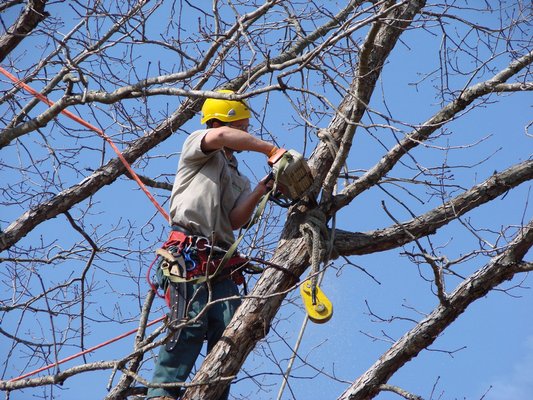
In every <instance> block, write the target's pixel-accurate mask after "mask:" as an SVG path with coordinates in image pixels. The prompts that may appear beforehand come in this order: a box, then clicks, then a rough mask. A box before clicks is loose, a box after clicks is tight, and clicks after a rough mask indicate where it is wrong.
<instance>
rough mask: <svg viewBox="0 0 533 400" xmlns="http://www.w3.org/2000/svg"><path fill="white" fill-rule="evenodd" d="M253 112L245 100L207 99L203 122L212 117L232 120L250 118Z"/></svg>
mask: <svg viewBox="0 0 533 400" xmlns="http://www.w3.org/2000/svg"><path fill="white" fill-rule="evenodd" d="M217 93H235V92H234V91H233V90H217ZM250 116H251V113H250V109H249V108H248V105H247V104H246V102H245V101H244V100H239V101H237V100H224V99H207V100H206V101H205V102H204V105H203V106H202V119H201V121H200V122H201V123H202V124H205V123H206V122H207V121H209V120H210V119H218V120H219V121H222V122H232V121H238V120H241V119H246V118H250Z"/></svg>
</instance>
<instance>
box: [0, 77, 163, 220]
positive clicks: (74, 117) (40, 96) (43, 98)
mask: <svg viewBox="0 0 533 400" xmlns="http://www.w3.org/2000/svg"><path fill="white" fill-rule="evenodd" d="M0 72H1V73H2V74H4V75H5V76H6V77H8V78H9V79H11V80H12V81H13V82H14V83H15V85H17V86H20V87H21V88H23V89H24V90H26V91H27V92H28V93H30V94H32V95H33V96H35V97H36V98H37V99H39V100H41V101H42V102H43V103H46V104H48V105H49V106H50V107H51V106H53V105H54V102H53V101H51V100H48V98H47V97H46V96H44V95H43V94H41V93H39V92H37V91H36V90H34V89H33V88H31V87H30V86H29V85H27V84H25V83H24V82H22V81H21V80H20V79H17V77H16V76H14V75H12V74H10V73H9V72H8V71H6V70H5V69H4V68H2V67H0ZM61 114H64V115H66V116H67V117H69V118H70V119H72V120H73V121H76V122H77V123H79V124H81V125H83V126H84V127H86V128H88V129H90V130H92V131H94V132H96V133H97V134H98V135H99V136H100V137H102V138H103V139H104V140H105V141H106V142H107V143H109V145H110V146H111V148H112V149H113V150H114V151H115V153H116V154H117V156H118V158H119V159H120V161H121V162H122V164H123V165H124V167H125V168H126V169H127V170H128V172H129V173H130V175H131V176H132V177H133V179H134V180H135V182H137V184H138V185H139V187H140V188H141V190H142V191H143V192H144V193H145V194H146V196H148V198H149V199H150V201H151V202H152V203H153V204H154V206H155V207H156V208H157V209H158V210H159V212H160V213H161V214H162V215H163V217H164V218H165V220H166V221H169V216H168V214H167V212H166V211H165V210H164V209H163V207H161V206H160V205H159V203H158V202H157V200H156V199H155V198H154V196H152V194H151V193H150V192H149V191H148V189H147V188H146V186H145V185H144V183H142V181H141V179H140V178H139V177H138V176H137V174H136V173H135V171H133V169H132V168H131V165H130V164H129V163H128V161H126V159H125V158H124V156H123V155H122V153H121V151H120V150H119V149H118V147H117V146H116V145H115V143H114V142H113V141H112V140H111V138H110V137H109V136H107V135H106V134H105V133H104V131H102V130H101V129H99V128H97V127H96V126H94V125H91V124H90V123H88V122H87V121H85V120H83V119H82V118H80V117H78V116H77V115H74V114H73V113H71V112H70V111H68V110H62V111H61Z"/></svg>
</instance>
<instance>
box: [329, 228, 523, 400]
mask: <svg viewBox="0 0 533 400" xmlns="http://www.w3.org/2000/svg"><path fill="white" fill-rule="evenodd" d="M532 245H533V221H530V222H529V224H528V225H527V226H525V227H523V229H521V230H520V232H519V233H518V234H517V235H516V237H515V239H514V240H513V241H512V242H511V243H510V244H509V246H508V247H507V249H506V250H505V251H504V252H503V253H502V254H500V255H498V256H496V257H494V258H493V259H492V260H491V261H490V262H489V263H488V264H487V265H485V266H484V267H483V268H482V269H480V270H479V271H478V272H476V273H475V274H473V275H472V276H470V277H469V278H468V279H466V280H464V281H463V282H462V283H461V284H460V285H459V286H458V287H457V288H456V289H455V290H454V292H453V293H451V295H450V296H449V305H447V306H444V305H442V304H440V305H439V306H438V307H437V308H435V310H434V311H433V312H432V313H431V314H430V315H429V316H428V317H427V318H425V319H424V320H422V321H420V322H419V323H418V325H417V326H416V327H415V328H413V329H411V330H410V331H409V332H407V333H406V334H405V335H404V336H403V337H402V338H401V339H399V340H398V341H397V342H396V343H394V344H393V345H392V347H391V348H390V349H389V350H388V351H387V352H386V353H384V354H383V355H382V356H381V357H380V359H379V360H378V361H377V362H376V363H375V364H374V365H373V366H372V367H370V368H369V369H368V370H367V371H366V372H365V373H364V374H363V375H361V376H360V377H359V378H358V379H357V380H356V381H355V382H354V383H353V384H352V385H351V386H350V387H349V388H348V389H347V390H346V391H345V392H344V393H343V394H342V395H341V396H340V397H339V400H348V399H350V400H368V399H371V398H373V397H374V396H375V395H376V394H377V393H378V392H379V390H380V386H381V385H383V384H386V383H387V381H388V380H389V378H390V377H391V376H392V375H393V374H394V373H395V372H396V371H398V369H399V368H401V367H402V366H403V365H404V364H405V363H407V362H408V361H409V360H411V359H412V358H414V357H416V356H417V355H418V354H419V353H420V352H421V351H422V350H424V349H425V348H427V347H428V346H429V345H431V344H432V343H433V342H434V341H435V339H436V338H437V337H438V336H439V335H440V334H441V333H442V332H443V331H444V330H445V329H446V328H447V327H448V326H450V324H452V323H453V322H454V321H455V320H456V319H457V317H459V315H461V314H462V313H463V312H464V311H465V310H466V308H467V307H468V306H470V305H471V304H472V303H474V302H475V301H476V300H478V299H480V298H482V297H483V296H485V295H486V294H487V293H488V292H489V291H490V290H492V289H494V288H495V287H496V286H498V285H500V284H501V283H503V282H505V281H507V280H510V279H512V278H513V277H514V275H515V274H517V273H519V272H520V271H521V270H520V265H521V262H522V258H523V257H524V255H525V254H526V253H527V251H528V250H529V249H530V248H531V246H532Z"/></svg>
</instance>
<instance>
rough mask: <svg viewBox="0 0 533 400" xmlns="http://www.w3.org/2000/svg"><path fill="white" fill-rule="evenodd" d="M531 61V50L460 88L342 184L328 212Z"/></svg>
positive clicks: (361, 189)
mask: <svg viewBox="0 0 533 400" xmlns="http://www.w3.org/2000/svg"><path fill="white" fill-rule="evenodd" d="M532 62H533V51H532V52H530V53H528V54H526V55H525V56H523V57H521V58H519V59H517V60H515V61H513V62H512V63H511V64H510V65H509V66H508V67H507V68H505V69H504V70H502V71H501V72H500V73H498V74H497V75H495V76H494V77H493V78H492V79H489V80H488V81H485V82H481V83H478V84H476V85H474V86H472V87H470V88H468V89H466V90H464V91H463V92H462V93H461V95H460V96H459V97H457V98H456V99H455V100H454V101H452V102H451V103H450V104H448V105H447V106H445V107H444V108H442V109H441V110H440V111H439V112H438V113H437V114H435V115H434V116H433V117H432V118H431V119H429V120H428V121H426V122H425V123H423V124H422V125H421V126H420V127H419V128H417V129H416V130H415V131H414V132H412V133H411V134H409V135H407V136H406V137H405V138H404V139H403V140H401V141H400V142H399V143H398V144H397V145H396V146H394V147H393V148H392V149H391V150H390V151H389V152H388V153H387V154H386V155H385V156H383V158H382V159H381V160H380V161H379V162H378V163H377V164H376V165H375V166H374V167H373V168H371V169H370V170H369V171H368V172H367V173H365V174H364V175H363V176H362V177H361V178H360V179H358V180H357V181H355V182H354V183H352V184H351V185H350V186H348V187H346V188H345V189H344V190H343V191H342V192H341V193H340V194H339V195H338V196H336V197H335V199H334V201H333V203H334V204H333V206H332V208H331V212H332V213H333V212H335V211H337V210H339V209H341V208H342V207H344V206H345V205H347V204H349V203H350V201H351V200H352V199H353V198H354V197H356V196H358V195H359V194H361V193H362V192H364V191H365V190H366V189H368V188H370V187H372V186H374V185H375V184H376V183H377V182H379V181H380V180H381V179H382V178H383V177H384V176H385V175H386V174H387V173H388V172H389V171H390V170H391V169H392V168H393V167H394V166H395V165H396V163H397V162H398V161H399V160H400V159H401V158H402V157H403V156H404V155H405V154H407V153H408V152H409V151H410V150H411V149H413V148H415V147H417V146H418V145H419V144H420V143H422V142H424V141H425V140H426V139H427V138H428V137H429V136H430V135H431V134H433V133H434V132H435V131H436V130H437V129H439V128H440V127H441V126H442V125H444V124H445V123H447V122H449V121H451V120H452V119H453V118H454V117H455V116H456V115H457V114H458V113H459V112H461V111H463V110H464V109H466V107H467V106H468V105H470V104H471V103H472V102H474V101H475V100H476V99H478V98H480V97H482V96H485V95H487V94H490V93H493V92H494V91H495V90H496V88H497V87H498V86H499V85H501V84H502V83H504V82H505V81H506V80H507V79H509V78H511V77H512V76H514V75H515V74H516V73H518V72H519V71H521V70H522V69H524V68H526V67H527V66H529V65H530V64H531V63H532Z"/></svg>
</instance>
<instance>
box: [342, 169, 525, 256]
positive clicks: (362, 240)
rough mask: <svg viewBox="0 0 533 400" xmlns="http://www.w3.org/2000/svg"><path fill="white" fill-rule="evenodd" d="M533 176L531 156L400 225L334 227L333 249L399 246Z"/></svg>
mask: <svg viewBox="0 0 533 400" xmlns="http://www.w3.org/2000/svg"><path fill="white" fill-rule="evenodd" d="M532 179H533V160H528V161H524V162H522V163H520V164H517V165H514V166H512V167H510V168H508V169H507V170H505V171H502V172H500V173H498V174H494V175H492V176H491V177H490V178H488V179H487V180H486V181H485V182H482V183H480V184H479V185H476V186H474V187H472V188H471V189H470V190H468V191H466V192H464V193H462V194H461V195H459V196H457V197H455V198H454V199H452V200H450V201H448V202H446V203H445V204H443V205H442V206H440V207H437V208H435V209H433V210H431V211H429V212H427V213H426V214H423V215H421V216H419V217H417V218H414V219H412V220H410V221H407V222H404V223H402V224H401V225H395V226H392V227H390V228H386V229H379V230H376V231H373V232H367V233H351V232H350V233H349V232H345V231H341V230H337V231H336V234H335V237H336V240H335V246H334V247H335V251H336V252H337V253H338V254H339V256H348V255H358V254H370V253H374V252H378V251H385V250H390V249H394V248H398V247H400V246H403V245H404V244H406V243H409V242H411V241H412V240H413V238H420V237H423V236H427V235H431V234H433V233H435V232H436V231H437V229H439V228H441V227H442V226H444V225H446V224H448V223H449V222H451V221H453V220H455V219H456V218H458V217H460V216H462V215H464V214H465V213H467V212H469V211H471V210H472V209H474V208H476V207H479V206H480V205H483V204H486V203H488V202H489V201H491V200H494V199H495V198H497V197H498V196H501V195H503V194H504V193H506V192H508V191H509V190H511V189H512V188H515V187H517V186H518V185H520V184H522V183H524V182H527V181H530V180H532Z"/></svg>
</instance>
